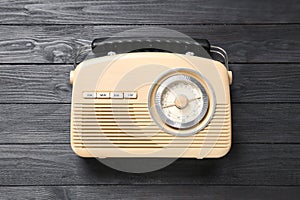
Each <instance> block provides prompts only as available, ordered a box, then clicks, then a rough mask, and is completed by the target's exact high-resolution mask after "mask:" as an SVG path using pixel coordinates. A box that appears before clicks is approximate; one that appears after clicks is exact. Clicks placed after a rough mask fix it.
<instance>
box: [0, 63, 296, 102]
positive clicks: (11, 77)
mask: <svg viewBox="0 0 300 200" xmlns="http://www.w3.org/2000/svg"><path fill="white" fill-rule="evenodd" d="M230 68H231V70H232V71H233V84H232V86H231V96H232V102H234V103H248V102H251V103H253V102H255V103H261V102H288V103H289V102H298V103H299V102H300V88H299V87H297V86H299V85H300V64H232V65H231V67H230ZM72 69H73V67H72V66H71V65H36V64H33V65H0V85H1V87H0V93H1V95H0V103H70V102H71V91H72V87H71V85H70V84H69V73H70V71H71V70H72Z"/></svg>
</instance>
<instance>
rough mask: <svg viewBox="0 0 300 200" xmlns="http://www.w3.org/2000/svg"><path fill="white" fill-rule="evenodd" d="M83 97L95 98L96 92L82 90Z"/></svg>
mask: <svg viewBox="0 0 300 200" xmlns="http://www.w3.org/2000/svg"><path fill="white" fill-rule="evenodd" d="M83 98H85V99H94V98H96V92H83Z"/></svg>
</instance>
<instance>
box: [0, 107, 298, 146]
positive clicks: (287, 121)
mask: <svg viewBox="0 0 300 200" xmlns="http://www.w3.org/2000/svg"><path fill="white" fill-rule="evenodd" d="M0 110H1V113H2V114H1V116H0V137H1V140H0V144H27V143H29V144H32V143H37V144H38V143H50V144H59V143H64V144H69V141H70V136H69V135H70V105H69V104H2V105H1V104H0ZM232 120H233V130H232V131H233V143H269V144H272V143H290V144H292V143H300V134H299V130H300V123H299V121H300V109H299V104H233V105H232Z"/></svg>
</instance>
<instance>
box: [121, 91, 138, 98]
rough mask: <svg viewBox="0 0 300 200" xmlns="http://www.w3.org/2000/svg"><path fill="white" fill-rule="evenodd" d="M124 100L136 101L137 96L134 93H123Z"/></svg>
mask: <svg viewBox="0 0 300 200" xmlns="http://www.w3.org/2000/svg"><path fill="white" fill-rule="evenodd" d="M124 98H125V99H136V98H137V94H136V92H124Z"/></svg>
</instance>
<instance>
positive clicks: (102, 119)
mask: <svg viewBox="0 0 300 200" xmlns="http://www.w3.org/2000/svg"><path fill="white" fill-rule="evenodd" d="M72 123H73V126H72V142H73V146H74V147H75V148H112V147H118V148H163V147H166V146H167V145H170V144H171V145H172V148H186V147H189V148H211V147H214V148H228V147H229V146H230V144H231V135H230V133H231V125H230V124H231V116H230V107H229V105H227V104H218V105H216V110H215V114H214V116H213V118H212V120H211V121H210V123H209V124H208V126H207V127H206V128H205V129H203V130H202V131H200V132H199V133H198V134H196V135H194V136H189V137H178V136H177V137H176V136H173V135H170V134H167V133H165V132H162V131H161V130H160V129H159V127H158V126H157V125H156V124H154V122H153V120H152V119H151V117H150V113H149V112H148V104H147V103H134V104H120V103H118V104H116V103H113V104H111V103H107V104H103V103H101V104H100V103H99V104H98V103H84V104H78V103H77V104H74V105H73V119H72Z"/></svg>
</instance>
